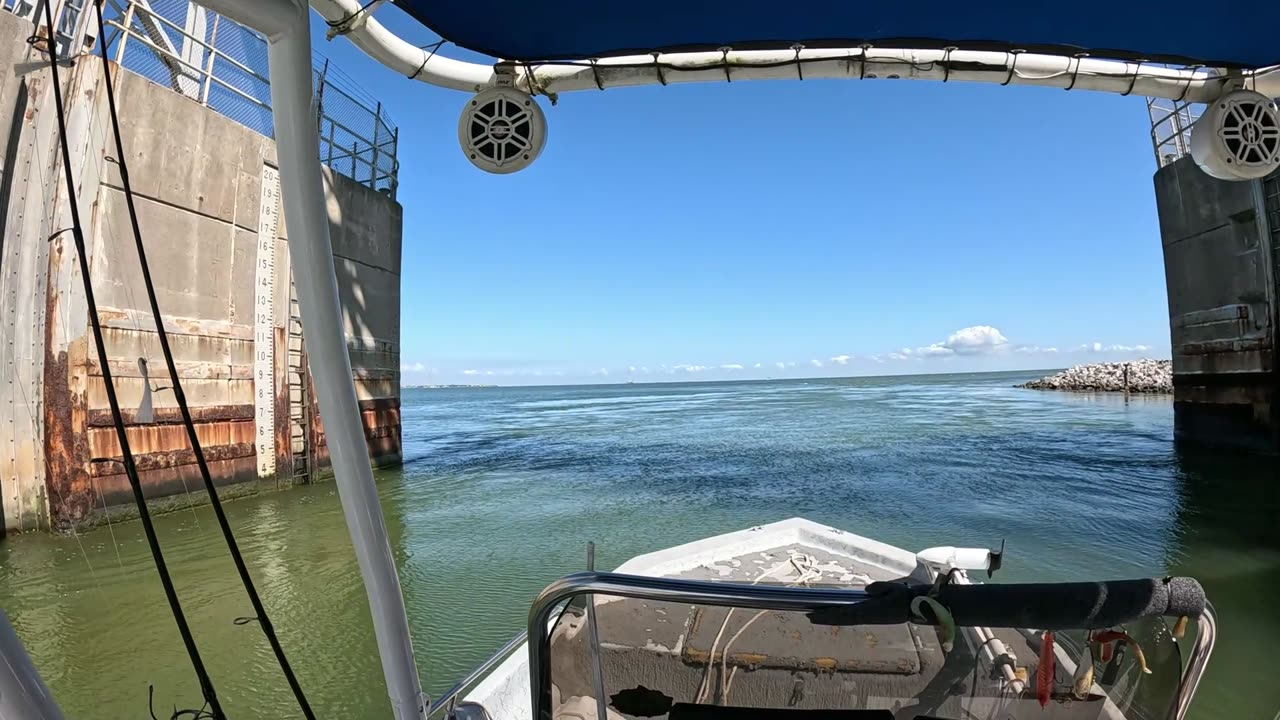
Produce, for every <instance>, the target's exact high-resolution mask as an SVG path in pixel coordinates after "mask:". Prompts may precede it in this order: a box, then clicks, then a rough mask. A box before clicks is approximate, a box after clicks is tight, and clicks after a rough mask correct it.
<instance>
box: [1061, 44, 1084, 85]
mask: <svg viewBox="0 0 1280 720" xmlns="http://www.w3.org/2000/svg"><path fill="white" fill-rule="evenodd" d="M1074 57H1075V60H1076V70H1075V72H1073V73H1071V84H1070V85H1068V86H1067V87H1066V88H1064V89H1066V90H1072V89H1074V88H1075V86H1076V80H1078V79H1079V78H1080V61H1081V60H1083V59H1085V58H1087V57H1089V53H1076V54H1075V56H1074ZM1070 62H1071V61H1070V60H1067V63H1068V64H1070Z"/></svg>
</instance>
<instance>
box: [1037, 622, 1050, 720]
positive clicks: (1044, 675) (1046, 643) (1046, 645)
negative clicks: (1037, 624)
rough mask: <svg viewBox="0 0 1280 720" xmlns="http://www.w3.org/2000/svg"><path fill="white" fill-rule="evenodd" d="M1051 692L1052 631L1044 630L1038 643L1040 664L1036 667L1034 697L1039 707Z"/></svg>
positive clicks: (1042, 705)
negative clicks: (1038, 702)
mask: <svg viewBox="0 0 1280 720" xmlns="http://www.w3.org/2000/svg"><path fill="white" fill-rule="evenodd" d="M1052 692H1053V631H1052V630H1045V631H1044V639H1043V640H1042V641H1041V643H1040V665H1039V667H1037V668H1036V699H1037V700H1039V701H1040V707H1044V706H1046V705H1048V704H1049V694H1050V693H1052Z"/></svg>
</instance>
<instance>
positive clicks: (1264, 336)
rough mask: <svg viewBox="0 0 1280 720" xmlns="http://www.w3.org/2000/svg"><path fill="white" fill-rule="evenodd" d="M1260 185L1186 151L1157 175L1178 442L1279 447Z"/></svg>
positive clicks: (1271, 275) (1279, 385)
mask: <svg viewBox="0 0 1280 720" xmlns="http://www.w3.org/2000/svg"><path fill="white" fill-rule="evenodd" d="M1268 182H1269V183H1271V184H1264V183H1263V182H1261V181H1259V182H1244V183H1239V182H1224V181H1220V180H1215V179H1213V178H1211V177H1209V176H1208V175H1206V174H1204V173H1203V172H1202V171H1201V170H1200V169H1199V168H1198V167H1196V165H1195V163H1194V162H1193V161H1192V159H1191V158H1190V157H1187V158H1183V159H1182V160H1179V161H1178V162H1176V163H1173V164H1172V165H1169V166H1166V167H1164V168H1162V169H1161V170H1160V171H1159V172H1157V173H1156V176H1155V189H1156V202H1157V207H1158V209H1159V215H1160V234H1161V239H1162V243H1163V246H1164V258H1165V280H1166V285H1167V288H1168V294H1169V330H1170V335H1171V340H1172V343H1171V344H1172V348H1173V373H1174V412H1175V428H1176V432H1177V435H1178V437H1179V438H1180V439H1183V440H1187V441H1191V442H1199V443H1205V444H1215V445H1232V446H1239V447H1246V448H1255V449H1267V450H1275V449H1280V418H1278V417H1277V413H1278V412H1280V403H1278V402H1277V399H1278V398H1277V393H1278V391H1280V382H1278V381H1280V374H1278V372H1280V370H1278V368H1277V365H1276V361H1275V328H1276V298H1277V292H1276V291H1277V286H1276V272H1275V270H1276V250H1277V248H1276V245H1275V237H1276V236H1275V235H1274V234H1273V232H1272V228H1271V227H1270V223H1269V222H1268V218H1267V214H1266V213H1265V212H1264V210H1263V208H1264V192H1265V190H1266V188H1268V187H1272V185H1274V184H1277V183H1280V180H1277V179H1272V180H1271V181H1268Z"/></svg>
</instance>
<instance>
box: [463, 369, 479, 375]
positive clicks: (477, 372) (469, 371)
mask: <svg viewBox="0 0 1280 720" xmlns="http://www.w3.org/2000/svg"><path fill="white" fill-rule="evenodd" d="M462 374H463V375H479V374H480V371H479V370H463V371H462Z"/></svg>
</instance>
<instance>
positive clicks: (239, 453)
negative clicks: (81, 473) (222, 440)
mask: <svg viewBox="0 0 1280 720" xmlns="http://www.w3.org/2000/svg"><path fill="white" fill-rule="evenodd" d="M202 449H203V450H204V457H205V460H206V461H208V462H210V463H212V462H219V461H222V460H234V459H236V458H243V457H253V455H254V449H253V443H252V442H248V443H235V444H231V445H212V446H210V447H203V446H202ZM119 459H120V458H119V457H118V456H112V459H110V460H105V459H104V460H95V461H94V462H92V463H90V469H89V472H90V474H91V475H92V476H93V477H95V478H98V477H110V476H112V475H122V474H124V465H123V464H122V463H120V462H117V461H118V460H119ZM195 462H196V454H195V451H193V450H191V449H190V448H183V449H181V450H167V451H161V452H149V453H135V454H134V463H135V464H136V465H137V467H138V471H139V472H147V471H151V470H163V469H165V468H177V467H181V466H183V465H194V464H195Z"/></svg>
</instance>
